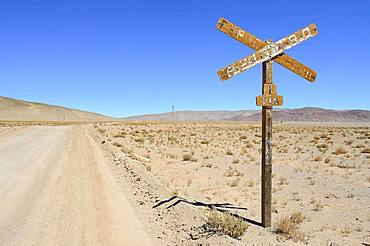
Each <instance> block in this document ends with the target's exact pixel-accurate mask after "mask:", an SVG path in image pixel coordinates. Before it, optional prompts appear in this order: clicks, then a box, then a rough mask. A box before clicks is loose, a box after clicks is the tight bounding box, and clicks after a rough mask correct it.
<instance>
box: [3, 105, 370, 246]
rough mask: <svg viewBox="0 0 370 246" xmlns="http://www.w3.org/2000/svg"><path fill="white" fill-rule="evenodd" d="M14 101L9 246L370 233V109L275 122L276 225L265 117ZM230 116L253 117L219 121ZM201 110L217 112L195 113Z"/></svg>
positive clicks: (6, 176) (6, 133) (7, 131)
mask: <svg viewBox="0 0 370 246" xmlns="http://www.w3.org/2000/svg"><path fill="white" fill-rule="evenodd" d="M1 105H3V106H2V107H3V108H4V109H6V110H8V111H9V112H10V111H12V113H11V114H7V113H6V110H4V112H3V113H4V114H2V115H1V117H0V119H1V120H2V121H0V238H1V239H2V240H1V242H0V245H13V244H14V245H32V244H36V245H63V244H75V245H122V244H123V245H297V244H298V245H299V244H301V245H332V246H333V245H361V244H363V245H367V244H368V243H369V242H370V230H369V228H370V205H369V204H370V144H369V143H370V125H369V123H368V122H369V121H368V120H366V119H368V115H369V112H368V111H359V110H352V111H333V110H324V109H317V108H305V109H295V110H291V111H279V112H278V113H279V114H278V115H275V116H276V117H277V118H279V117H282V116H284V117H285V119H292V118H293V119H294V118H297V117H298V118H300V119H303V120H307V119H309V118H307V117H311V119H328V118H330V119H334V120H336V121H337V122H336V123H328V122H326V123H325V122H320V123H319V122H316V123H310V122H305V123H303V122H289V121H286V120H284V121H283V122H282V121H281V120H277V121H276V122H274V123H273V155H272V156H273V177H272V179H273V183H272V222H273V223H272V227H271V228H263V227H261V226H260V222H261V218H260V217H261V216H260V214H261V202H260V200H261V164H260V163H261V125H260V122H258V121H253V120H251V121H248V120H243V121H241V119H240V118H241V117H249V116H248V114H250V117H251V118H252V119H254V118H256V117H257V118H258V117H260V114H259V112H254V111H253V112H248V111H243V112H242V111H237V112H225V111H214V112H179V113H178V115H172V114H168V113H167V114H162V115H161V114H160V115H151V116H150V117H154V118H155V117H158V116H159V117H164V119H162V121H145V120H138V119H130V120H128V119H126V120H122V119H113V118H110V117H105V116H101V115H97V114H93V113H89V112H82V111H77V110H73V109H67V108H62V107H57V106H49V105H44V104H37V103H32V102H26V101H20V100H15V99H9V98H3V99H2V100H0V106H1ZM40 112H42V116H43V117H41V118H40V117H38V113H40ZM35 115H36V116H35ZM172 116H174V117H172ZM225 116H227V117H231V118H235V119H239V121H236V120H234V121H227V120H223V121H217V120H216V118H224V117H225ZM143 117H144V118H147V117H148V116H143ZM175 117H176V119H178V118H180V117H181V119H183V120H182V121H181V120H178V121H177V120H175V121H171V120H170V119H175ZM197 117H198V118H203V119H204V118H206V119H213V120H212V121H205V120H204V121H190V120H189V119H191V118H197ZM39 118H40V119H39ZM166 118H167V120H166ZM19 119H23V121H19ZM35 119H39V120H38V121H35ZM60 119H64V120H63V121H61V120H60ZM350 119H355V121H357V122H354V123H351V122H349V120H350ZM16 120H18V121H16ZM303 120H302V121H303ZM341 120H345V121H347V122H346V123H344V122H340V121H341ZM359 121H360V122H359Z"/></svg>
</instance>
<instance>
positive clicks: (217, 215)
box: [205, 210, 249, 239]
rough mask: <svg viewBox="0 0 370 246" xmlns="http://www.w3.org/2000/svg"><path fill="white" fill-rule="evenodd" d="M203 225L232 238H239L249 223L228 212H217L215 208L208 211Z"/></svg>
mask: <svg viewBox="0 0 370 246" xmlns="http://www.w3.org/2000/svg"><path fill="white" fill-rule="evenodd" d="M205 219H206V224H205V227H206V228H207V229H208V230H209V231H211V232H214V233H219V234H223V235H228V236H230V237H232V238H235V239H239V238H240V237H241V236H243V235H244V233H245V232H246V230H247V229H248V227H249V225H248V224H247V223H246V222H244V221H242V220H241V219H238V218H237V217H235V216H234V215H232V214H231V213H229V212H224V213H222V212H219V211H216V210H211V211H209V212H208V213H207V214H206V216H205Z"/></svg>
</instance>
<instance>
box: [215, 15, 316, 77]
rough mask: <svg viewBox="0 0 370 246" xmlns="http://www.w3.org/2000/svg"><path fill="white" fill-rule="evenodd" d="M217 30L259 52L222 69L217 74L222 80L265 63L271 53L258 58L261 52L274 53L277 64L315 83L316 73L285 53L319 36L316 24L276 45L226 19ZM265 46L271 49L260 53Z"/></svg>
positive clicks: (218, 24) (281, 40) (221, 20)
mask: <svg viewBox="0 0 370 246" xmlns="http://www.w3.org/2000/svg"><path fill="white" fill-rule="evenodd" d="M217 29H218V30H220V31H222V32H223V33H225V34H227V35H228V36H230V37H232V38H234V39H236V40H238V41H240V42H241V43H243V44H245V45H247V46H248V47H250V48H252V49H254V50H255V51H257V52H258V53H257V52H256V53H255V54H253V55H251V56H249V57H246V58H244V59H242V60H239V61H237V62H235V63H234V64H232V65H230V66H227V67H225V68H222V69H220V70H219V71H218V72H217V74H218V76H219V77H220V79H221V80H227V79H229V78H231V77H233V76H235V75H237V74H239V73H241V72H243V71H245V70H247V69H249V68H251V67H253V66H255V65H257V64H259V63H261V62H263V61H262V60H263V58H267V57H268V56H269V53H267V54H266V53H262V55H263V58H261V57H258V54H261V52H270V54H271V52H274V54H275V55H274V56H272V57H273V58H274V61H275V62H277V63H279V64H280V65H282V66H283V67H285V68H287V69H289V70H291V71H292V72H294V73H296V74H298V75H299V76H301V77H303V78H305V79H307V80H308V81H310V82H314V81H315V79H316V72H315V71H313V70H312V69H310V68H309V67H307V66H305V65H303V64H302V63H300V62H298V61H297V60H295V59H293V58H292V57H290V56H288V55H286V54H285V53H283V52H284V51H285V50H287V49H290V48H292V47H293V46H295V45H297V44H299V43H301V42H303V41H305V40H307V39H309V38H311V37H313V36H315V35H317V34H318V30H317V27H316V25H315V24H311V25H309V26H308V27H306V28H303V29H301V30H299V31H297V32H295V33H293V34H291V35H289V36H287V37H286V38H283V39H280V40H279V41H277V42H276V43H275V44H267V43H266V42H265V41H262V40H260V39H258V38H257V37H256V36H254V35H252V34H250V33H249V32H247V31H245V30H243V29H241V28H240V27H238V26H236V25H235V24H233V23H231V22H229V21H227V20H225V19H224V18H220V19H219V21H218V23H217ZM265 46H268V47H270V48H266V49H265V50H262V51H261V52H259V51H260V50H261V49H263V48H264V47H265ZM277 46H278V47H279V48H278V49H276V47H277ZM254 55H255V56H254ZM272 57H269V58H268V59H271V58H272Z"/></svg>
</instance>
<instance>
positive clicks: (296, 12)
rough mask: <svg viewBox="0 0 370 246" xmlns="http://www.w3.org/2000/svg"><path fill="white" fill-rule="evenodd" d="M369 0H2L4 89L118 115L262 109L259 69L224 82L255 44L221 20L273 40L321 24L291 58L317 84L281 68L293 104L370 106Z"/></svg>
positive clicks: (277, 71)
mask: <svg viewBox="0 0 370 246" xmlns="http://www.w3.org/2000/svg"><path fill="white" fill-rule="evenodd" d="M369 13H370V1H312V0H310V1H283V0H282V1H245V0H244V1H216V0H213V1H109V0H108V1H94V0H90V1H68V0H66V1H32V0H29V1H17V0H14V1H3V2H2V3H1V4H0V37H1V38H0V95H2V96H8V97H14V98H19V99H24V100H30V101H38V102H45V103H50V104H57V105H62V106H67V107H73V108H79V109H83V110H89V111H95V112H99V113H103V114H107V115H112V116H127V115H134V114H144V113H156V112H165V111H170V109H171V105H175V110H215V109H226V110H239V109H256V108H257V107H256V106H255V97H256V96H257V95H259V94H260V91H261V65H258V66H257V67H254V68H252V69H251V70H249V71H246V72H244V73H243V74H240V75H239V76H237V77H235V78H233V79H231V80H228V81H227V82H225V83H222V82H220V81H219V79H218V77H217V74H216V71H217V70H218V69H219V68H221V67H224V66H226V65H229V64H230V63H232V62H234V61H235V60H238V59H240V58H243V57H245V56H247V55H249V54H252V52H253V51H252V50H251V49H250V48H248V47H246V46H244V45H242V44H241V43H239V42H237V41H236V40H234V39H232V38H230V37H228V36H226V35H224V34H223V33H221V32H219V31H218V30H217V29H216V23H217V20H218V18H219V17H225V18H226V19H228V20H230V21H232V22H234V23H235V24H237V25H239V26H241V27H242V28H245V29H246V30H247V31H249V32H251V33H252V34H254V35H256V36H258V37H259V38H261V39H270V38H271V39H272V40H274V41H276V40H278V39H280V38H282V37H285V36H286V35H288V34H290V33H292V32H294V31H297V30H299V29H301V28H303V27H305V26H307V25H309V24H310V23H315V24H316V25H317V27H318V30H319V35H318V36H316V37H314V38H312V39H310V40H308V41H306V42H304V43H302V44H300V45H298V46H296V47H294V48H292V49H291V50H289V51H288V52H287V54H288V55H291V56H292V57H294V58H296V59H297V60H299V61H300V62H302V63H304V64H305V65H307V66H309V67H311V68H312V69H314V70H315V71H317V73H318V76H317V80H316V82H315V83H313V84H312V83H309V82H307V81H306V80H304V79H302V78H301V77H299V76H297V75H295V74H293V73H292V72H290V71H289V70H287V69H285V68H283V67H281V66H280V65H278V64H276V63H275V64H274V82H275V83H276V84H277V90H278V94H280V95H283V96H284V107H286V108H295V107H304V106H316V107H324V108H335V109H352V108H355V109H370V96H369V93H370V85H369V70H370V61H369V57H370V46H369V44H370V27H369V26H370V14H369Z"/></svg>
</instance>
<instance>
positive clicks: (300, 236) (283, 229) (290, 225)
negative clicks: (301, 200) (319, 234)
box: [275, 212, 306, 242]
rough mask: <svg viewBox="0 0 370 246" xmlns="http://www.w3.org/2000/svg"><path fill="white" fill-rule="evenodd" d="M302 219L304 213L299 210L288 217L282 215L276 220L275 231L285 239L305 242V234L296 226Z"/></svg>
mask: <svg viewBox="0 0 370 246" xmlns="http://www.w3.org/2000/svg"><path fill="white" fill-rule="evenodd" d="M303 220H304V215H303V214H302V213H301V212H295V213H293V214H292V215H291V216H290V217H289V216H284V217H282V218H280V219H279V220H278V221H277V223H276V225H275V232H276V233H278V234H279V235H281V236H283V237H284V238H285V239H292V240H293V241H295V242H299V241H301V242H305V241H306V235H305V234H304V233H303V232H301V231H300V230H299V228H298V225H299V224H300V223H302V222H303Z"/></svg>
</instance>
